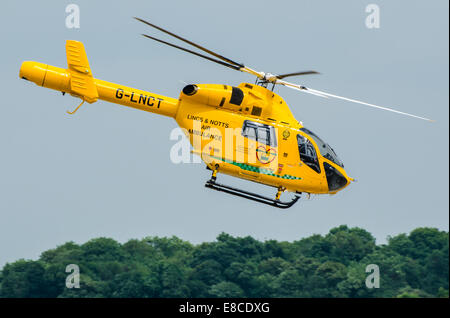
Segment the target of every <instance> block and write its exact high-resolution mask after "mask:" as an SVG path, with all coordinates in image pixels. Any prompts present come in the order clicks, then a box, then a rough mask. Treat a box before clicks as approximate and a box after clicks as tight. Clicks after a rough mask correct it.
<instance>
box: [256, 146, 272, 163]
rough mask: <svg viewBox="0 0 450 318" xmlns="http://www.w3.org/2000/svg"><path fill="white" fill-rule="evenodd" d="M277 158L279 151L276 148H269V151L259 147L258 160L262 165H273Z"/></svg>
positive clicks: (257, 151)
mask: <svg viewBox="0 0 450 318" xmlns="http://www.w3.org/2000/svg"><path fill="white" fill-rule="evenodd" d="M276 156H277V151H276V150H275V148H270V147H267V149H266V148H265V147H264V146H259V147H258V149H256V158H257V159H258V161H259V162H261V163H262V164H268V163H271V162H272V161H273V160H274V159H275V158H276Z"/></svg>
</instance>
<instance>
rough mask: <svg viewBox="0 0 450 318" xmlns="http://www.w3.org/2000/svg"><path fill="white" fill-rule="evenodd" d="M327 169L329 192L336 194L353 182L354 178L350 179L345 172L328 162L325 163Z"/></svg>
mask: <svg viewBox="0 0 450 318" xmlns="http://www.w3.org/2000/svg"><path fill="white" fill-rule="evenodd" d="M323 166H324V168H325V175H326V178H327V183H328V191H329V192H330V193H336V192H338V191H340V190H342V189H344V188H345V187H347V186H348V185H349V184H350V183H351V182H352V181H354V179H353V178H351V177H349V176H348V175H347V173H346V172H345V170H344V169H343V168H342V167H340V168H338V167H337V166H333V165H331V164H329V163H327V162H324V163H323Z"/></svg>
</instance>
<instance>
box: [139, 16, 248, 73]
mask: <svg viewBox="0 0 450 318" xmlns="http://www.w3.org/2000/svg"><path fill="white" fill-rule="evenodd" d="M134 18H135V19H136V20H138V21H140V22H142V23H145V24H147V25H149V26H151V27H152V28H155V29H157V30H159V31H161V32H164V33H166V34H168V35H170V36H173V37H174V38H176V39H178V40H180V41H183V42H185V43H187V44H190V45H192V46H194V47H196V48H197V49H200V50H202V51H203V52H206V53H208V54H211V55H212V56H215V57H217V58H218V59H221V60H222V61H225V62H227V63H230V64H233V65H236V66H238V67H239V68H244V67H245V66H244V64H242V63H238V62H235V61H233V60H230V59H229V58H226V57H225V56H222V55H220V54H217V53H215V52H213V51H211V50H208V49H207V48H204V47H203V46H200V45H198V44H196V43H194V42H192V41H189V40H187V39H185V38H183V37H181V36H179V35H176V34H174V33H172V32H169V31H167V30H165V29H163V28H161V27H159V26H157V25H154V24H152V23H150V22H148V21H145V20H143V19H140V18H137V17H134Z"/></svg>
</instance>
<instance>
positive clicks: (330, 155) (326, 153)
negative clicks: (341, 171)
mask: <svg viewBox="0 0 450 318" xmlns="http://www.w3.org/2000/svg"><path fill="white" fill-rule="evenodd" d="M300 130H301V131H303V132H304V133H306V134H308V135H309V136H311V138H312V139H314V141H315V142H316V144H317V147H319V151H320V154H321V155H322V156H323V157H324V158H327V159H328V160H330V161H331V162H334V163H335V164H337V165H338V166H341V167H342V168H344V164H343V163H342V161H341V160H340V159H339V157H338V156H337V154H336V152H334V150H333V148H331V147H330V145H328V144H327V143H326V142H324V141H323V140H322V139H320V138H319V136H317V135H316V134H315V133H313V132H312V131H311V130H309V129H306V128H304V127H303V128H300Z"/></svg>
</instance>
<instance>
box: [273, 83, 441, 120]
mask: <svg viewBox="0 0 450 318" xmlns="http://www.w3.org/2000/svg"><path fill="white" fill-rule="evenodd" d="M277 84H281V85H284V86H287V87H290V88H293V89H296V90H299V91H302V92H305V93H309V94H313V95H318V96H321V97H327V98H328V97H333V98H338V99H342V100H346V101H349V102H352V103H357V104H361V105H365V106H369V107H373V108H378V109H382V110H387V111H390V112H393V113H397V114H401V115H405V116H410V117H414V118H418V119H422V120H426V121H430V122H434V120H433V119H429V118H425V117H420V116H417V115H413V114H409V113H405V112H401V111H399V110H395V109H392V108H388V107H383V106H378V105H374V104H369V103H366V102H362V101H359V100H356V99H351V98H347V97H343V96H338V95H333V94H330V93H326V92H322V91H319V90H316V89H312V88H308V87H305V86H301V85H297V84H293V83H289V82H285V81H281V80H280V81H277Z"/></svg>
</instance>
